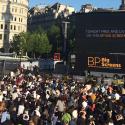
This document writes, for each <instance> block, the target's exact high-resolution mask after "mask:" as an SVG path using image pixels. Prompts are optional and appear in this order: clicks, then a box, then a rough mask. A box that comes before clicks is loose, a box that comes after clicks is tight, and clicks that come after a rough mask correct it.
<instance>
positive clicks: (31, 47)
mask: <svg viewBox="0 0 125 125" xmlns="http://www.w3.org/2000/svg"><path fill="white" fill-rule="evenodd" d="M12 48H13V51H15V52H16V53H17V54H19V52H20V51H21V52H22V53H23V54H24V53H27V52H28V53H32V55H33V56H34V55H36V54H37V55H42V54H44V53H47V54H48V53H50V51H51V48H52V46H51V45H50V43H49V40H48V36H47V33H46V32H44V31H42V30H41V31H40V30H39V31H35V32H26V33H20V34H19V35H15V36H14V38H13V43H12Z"/></svg>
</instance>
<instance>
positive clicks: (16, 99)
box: [0, 67, 125, 125]
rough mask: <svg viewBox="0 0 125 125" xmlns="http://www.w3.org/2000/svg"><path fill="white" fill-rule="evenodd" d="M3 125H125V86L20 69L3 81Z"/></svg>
mask: <svg viewBox="0 0 125 125" xmlns="http://www.w3.org/2000/svg"><path fill="white" fill-rule="evenodd" d="M0 125H125V84H124V85H122V86H121V85H120V86H117V85H113V84H111V85H109V84H108V83H107V84H106V83H105V84H103V80H102V81H101V82H99V81H98V82H97V81H92V80H86V81H84V82H79V81H77V80H73V79H59V78H56V77H53V76H52V75H48V76H47V75H45V74H40V73H39V72H38V68H36V67H35V68H33V69H32V70H25V71H24V70H22V69H18V70H17V71H16V72H14V73H10V74H8V75H5V76H4V77H3V78H2V79H1V80H0Z"/></svg>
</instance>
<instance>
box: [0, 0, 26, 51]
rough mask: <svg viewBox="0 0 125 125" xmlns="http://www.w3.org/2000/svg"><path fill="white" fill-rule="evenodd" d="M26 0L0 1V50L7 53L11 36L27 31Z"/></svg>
mask: <svg viewBox="0 0 125 125" xmlns="http://www.w3.org/2000/svg"><path fill="white" fill-rule="evenodd" d="M27 13H28V0H0V48H4V51H5V52H7V51H9V48H10V42H11V41H12V40H13V36H14V35H16V34H19V33H20V32H26V31H27Z"/></svg>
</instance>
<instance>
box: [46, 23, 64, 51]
mask: <svg viewBox="0 0 125 125" xmlns="http://www.w3.org/2000/svg"><path fill="white" fill-rule="evenodd" d="M47 34H48V38H49V41H50V43H51V44H52V45H53V48H52V50H53V52H58V51H60V50H59V49H60V48H61V47H62V45H61V42H62V40H61V30H60V27H59V26H57V25H52V26H51V27H50V29H49V30H48V32H47Z"/></svg>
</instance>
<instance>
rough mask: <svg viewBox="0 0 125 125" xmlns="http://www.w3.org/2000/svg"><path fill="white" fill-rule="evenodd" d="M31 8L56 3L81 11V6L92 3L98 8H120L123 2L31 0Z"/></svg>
mask: <svg viewBox="0 0 125 125" xmlns="http://www.w3.org/2000/svg"><path fill="white" fill-rule="evenodd" d="M29 1H30V2H29V6H30V7H32V6H35V5H38V4H45V5H48V4H49V5H52V4H54V3H56V2H60V3H63V4H68V5H71V6H73V7H74V8H75V9H76V10H79V9H80V7H81V5H83V4H86V3H91V4H92V5H94V6H95V7H97V8H100V7H102V8H116V9H117V8H119V6H120V4H121V0H29Z"/></svg>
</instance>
